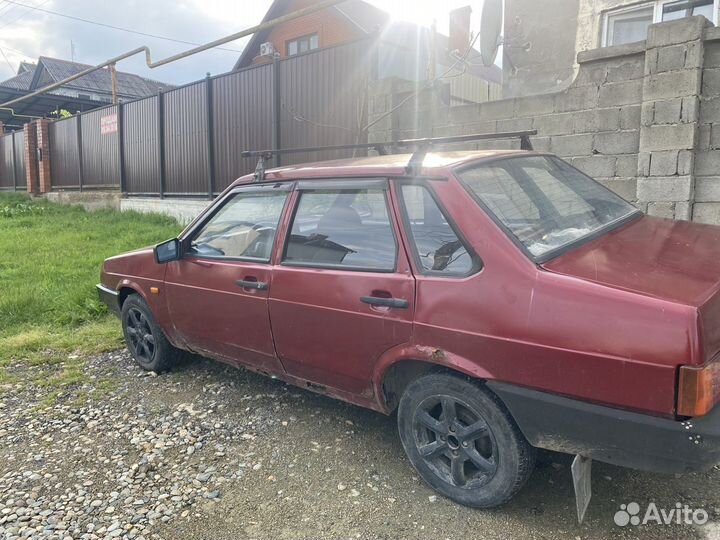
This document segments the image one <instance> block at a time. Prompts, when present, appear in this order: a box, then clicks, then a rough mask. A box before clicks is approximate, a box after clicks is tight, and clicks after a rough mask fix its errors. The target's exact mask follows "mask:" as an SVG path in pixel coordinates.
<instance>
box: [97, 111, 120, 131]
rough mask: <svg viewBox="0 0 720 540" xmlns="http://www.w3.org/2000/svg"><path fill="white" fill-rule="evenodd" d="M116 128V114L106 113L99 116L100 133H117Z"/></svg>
mask: <svg viewBox="0 0 720 540" xmlns="http://www.w3.org/2000/svg"><path fill="white" fill-rule="evenodd" d="M117 130H118V120H117V114H108V115H107V116H102V117H100V133H101V134H102V135H110V134H111V133H117Z"/></svg>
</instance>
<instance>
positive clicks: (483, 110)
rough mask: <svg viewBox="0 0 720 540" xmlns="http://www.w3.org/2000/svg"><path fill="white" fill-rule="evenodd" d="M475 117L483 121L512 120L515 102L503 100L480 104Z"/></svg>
mask: <svg viewBox="0 0 720 540" xmlns="http://www.w3.org/2000/svg"><path fill="white" fill-rule="evenodd" d="M526 99H532V98H526ZM477 115H478V116H477V117H476V118H478V119H483V120H498V119H500V118H512V117H513V116H514V115H515V100H514V99H503V100H500V101H488V102H486V103H481V104H480V106H479V107H478V112H477Z"/></svg>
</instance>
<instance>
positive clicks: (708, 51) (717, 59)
mask: <svg viewBox="0 0 720 540" xmlns="http://www.w3.org/2000/svg"><path fill="white" fill-rule="evenodd" d="M703 66H705V67H706V68H720V41H712V42H706V43H705V50H704V51H703Z"/></svg>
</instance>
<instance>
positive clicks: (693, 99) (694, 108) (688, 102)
mask: <svg viewBox="0 0 720 540" xmlns="http://www.w3.org/2000/svg"><path fill="white" fill-rule="evenodd" d="M699 119H700V98H698V96H688V97H684V98H682V113H681V114H680V121H681V122H686V123H687V122H697V121H698V120H699Z"/></svg>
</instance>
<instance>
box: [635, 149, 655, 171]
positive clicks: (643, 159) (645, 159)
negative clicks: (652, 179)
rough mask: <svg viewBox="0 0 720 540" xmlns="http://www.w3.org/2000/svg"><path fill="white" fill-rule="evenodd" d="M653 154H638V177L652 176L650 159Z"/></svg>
mask: <svg viewBox="0 0 720 540" xmlns="http://www.w3.org/2000/svg"><path fill="white" fill-rule="evenodd" d="M651 157H652V154H651V153H649V152H640V153H639V154H638V168H637V175H638V176H650V158H651Z"/></svg>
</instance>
